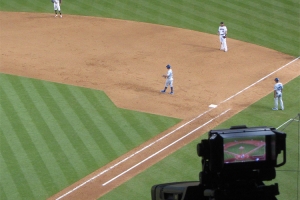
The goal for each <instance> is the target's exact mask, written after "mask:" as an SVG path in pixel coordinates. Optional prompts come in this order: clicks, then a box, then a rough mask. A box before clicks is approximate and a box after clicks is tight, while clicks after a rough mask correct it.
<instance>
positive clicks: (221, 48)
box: [219, 35, 224, 50]
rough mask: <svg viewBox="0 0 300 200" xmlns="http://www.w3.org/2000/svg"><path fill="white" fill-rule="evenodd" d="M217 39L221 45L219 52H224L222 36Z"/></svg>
mask: <svg viewBox="0 0 300 200" xmlns="http://www.w3.org/2000/svg"><path fill="white" fill-rule="evenodd" d="M219 39H220V43H221V47H220V50H224V46H223V36H222V35H220V36H219Z"/></svg>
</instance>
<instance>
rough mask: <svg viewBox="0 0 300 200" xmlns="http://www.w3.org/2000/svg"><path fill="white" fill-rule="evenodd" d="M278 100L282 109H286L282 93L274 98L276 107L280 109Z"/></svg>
mask: <svg viewBox="0 0 300 200" xmlns="http://www.w3.org/2000/svg"><path fill="white" fill-rule="evenodd" d="M278 101H279V103H280V107H281V109H282V110H284V106H283V101H282V94H279V95H277V96H276V97H275V98H274V108H276V109H278Z"/></svg>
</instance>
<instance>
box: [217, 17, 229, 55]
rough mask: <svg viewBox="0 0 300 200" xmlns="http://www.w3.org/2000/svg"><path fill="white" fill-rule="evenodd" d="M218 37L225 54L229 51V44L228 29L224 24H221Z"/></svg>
mask: <svg viewBox="0 0 300 200" xmlns="http://www.w3.org/2000/svg"><path fill="white" fill-rule="evenodd" d="M218 35H219V38H220V43H221V48H220V50H224V51H225V52H226V51H228V49H227V42H226V37H227V27H226V26H225V25H224V22H221V23H220V26H219V30H218Z"/></svg>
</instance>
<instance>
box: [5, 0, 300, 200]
mask: <svg viewBox="0 0 300 200" xmlns="http://www.w3.org/2000/svg"><path fill="white" fill-rule="evenodd" d="M0 10H1V11H16V12H41V13H51V15H52V14H53V5H52V4H51V3H50V0H45V1H33V0H10V1H0ZM62 11H63V14H73V15H86V16H99V17H109V18H119V19H126V20H134V21H143V22H148V23H156V24H163V25H168V26H175V27H181V28H186V29H192V30H197V31H203V32H207V33H212V34H216V32H217V28H218V25H219V22H220V21H224V22H225V23H226V25H227V26H228V29H229V37H231V38H235V39H239V40H243V41H247V42H250V43H254V44H258V45H261V46H265V47H268V48H272V49H275V50H278V51H281V52H283V53H287V54H290V55H293V56H299V54H300V51H299V46H300V45H299V44H300V42H299V41H300V36H299V35H300V30H299V27H300V21H299V16H300V14H299V1H296V0H270V1H266V0H263V1H261V0H252V1H239V0H228V1H218V0H211V1H204V0H164V1H160V0H74V1H63V4H62ZM51 15H49V16H51ZM229 45H230V44H229ZM0 78H1V79H0V83H1V86H0V89H1V91H0V92H1V99H0V100H1V104H0V117H1V127H0V137H1V138H0V142H1V146H0V148H1V154H0V165H1V169H0V170H1V171H0V174H1V179H0V195H1V196H0V198H1V199H45V198H46V197H49V196H51V195H52V194H53V193H56V192H58V191H59V190H61V189H63V188H64V187H66V186H67V185H69V184H71V183H73V182H74V181H76V180H78V179H80V178H81V177H83V176H84V175H86V174H89V173H91V172H92V171H93V170H95V169H97V168H98V167H99V166H102V165H103V164H104V163H107V162H109V161H110V160H112V159H114V158H116V157H118V156H119V155H121V154H123V153H125V152H127V151H128V150H130V149H131V148H133V147H134V146H136V145H138V144H140V143H142V142H143V141H145V140H147V139H149V138H151V137H153V136H154V135H156V134H157V133H159V132H161V131H163V130H165V129H166V128H167V127H169V126H172V125H173V124H175V123H177V122H178V121H179V120H178V119H172V118H171V119H170V118H164V117H159V116H156V115H145V114H144V113H139V112H133V111H128V110H123V109H117V108H114V109H112V110H111V109H108V107H110V106H111V107H114V106H113V105H112V104H111V102H110V101H109V100H108V99H107V96H106V95H105V94H104V93H103V92H101V91H95V90H88V89H83V88H78V87H73V86H67V85H61V84H54V83H49V82H44V81H37V80H32V79H25V78H20V77H14V76H9V75H4V74H1V75H0ZM295 81H296V83H297V82H298V86H299V85H300V84H299V78H298V79H296V80H294V81H293V83H294V82H295ZM295 87H297V85H296V86H295ZM289 88H290V90H291V91H289ZM29 89H30V90H29ZM290 92H294V94H299V91H294V90H292V87H288V89H287V90H286V89H285V93H286V94H287V95H286V96H285V97H284V98H285V102H292V103H294V104H293V105H296V106H297V105H298V107H293V105H290V106H287V107H286V108H287V110H285V111H284V112H282V113H281V114H280V115H272V117H270V116H271V114H270V113H272V114H273V112H270V110H268V109H266V108H269V107H271V103H270V102H271V100H270V96H269V97H268V98H267V97H266V98H265V101H262V102H261V104H254V105H253V106H251V108H249V109H246V110H245V111H243V113H246V114H245V115H247V116H248V117H249V118H243V117H234V118H233V119H232V120H233V121H228V123H227V124H226V123H224V124H223V127H225V128H226V127H229V125H231V124H232V122H234V123H236V124H241V123H242V124H244V123H245V120H246V121H247V124H248V125H250V126H251V125H255V126H256V125H266V124H265V123H267V122H268V123H270V124H269V125H271V126H276V125H279V124H281V123H282V121H284V120H286V119H288V118H290V117H292V116H293V115H294V113H293V112H291V110H289V109H290V108H294V111H295V110H296V111H297V110H298V111H299V99H300V98H295V95H288V94H291V93H290ZM298 96H299V95H298ZM54 113H56V114H54ZM258 113H259V115H258ZM112 116H114V117H112ZM270 118H271V119H270ZM127 119H130V120H129V121H128V120H127ZM266 119H269V120H270V122H269V121H266ZM112 120H117V121H118V122H119V124H120V126H114V124H115V123H113V122H112ZM124 120H125V121H124ZM139 120H141V121H142V122H141V121H139ZM36 121H38V123H35V122H36ZM99 121H100V122H101V124H99ZM160 122H161V123H160ZM144 123H145V124H148V123H150V125H151V126H149V125H148V127H150V129H151V130H149V132H145V131H147V130H145V129H144V125H143V124H144ZM156 123H157V124H156ZM136 124H142V125H141V126H134V125H136ZM130 127H131V128H130ZM97 131H98V132H97ZM117 132H120V133H121V135H118V134H116V133H117ZM14 133H15V134H14ZM95 133H101V134H95ZM105 133H107V135H105ZM295 135H296V134H295ZM288 138H290V137H288ZM294 139H295V138H294ZM103 141H104V142H103ZM121 141H125V142H124V143H122V142H121ZM289 142H294V143H293V146H290V147H289V148H290V149H289V152H293V153H291V154H290V155H289V156H290V158H289V163H288V164H289V165H290V164H291V163H292V164H295V166H296V165H297V164H298V166H299V159H298V160H297V159H296V155H299V152H298V153H297V148H295V147H297V146H298V145H299V144H298V143H299V141H297V140H293V141H289ZM196 143H197V142H196V141H194V142H192V143H191V144H189V145H187V146H185V147H184V148H182V150H180V151H178V153H177V152H176V153H175V154H174V155H176V156H175V157H173V156H170V157H168V158H167V159H166V160H164V161H162V162H160V164H159V165H155V167H153V168H151V170H147V171H146V172H145V174H144V173H143V174H140V175H138V176H137V177H134V178H133V179H132V180H131V181H129V182H128V183H126V184H123V185H122V186H121V187H119V188H118V189H117V190H116V192H112V193H109V194H108V195H107V196H105V197H103V199H121V198H120V196H118V194H117V193H118V192H120V191H121V192H120V193H119V194H123V195H122V198H123V197H124V195H127V193H128V195H129V196H128V198H127V199H138V198H130V197H131V196H130V195H131V194H130V191H132V190H133V189H136V187H137V185H139V186H140V187H141V190H138V191H137V192H136V193H137V196H136V197H138V195H139V196H140V197H143V198H142V199H149V196H150V191H149V190H150V188H149V187H150V186H151V185H152V184H156V183H160V182H169V181H182V180H197V179H198V178H197V176H198V172H199V170H200V169H199V168H197V167H195V166H198V165H199V158H197V156H196V155H195V151H194V147H195V145H196ZM102 148H105V149H109V150H107V151H103V150H101V149H102ZM298 151H299V150H298ZM99 157H100V158H99ZM185 162H187V163H189V164H190V165H189V166H185V165H184V166H183V165H179V163H185ZM293 162H294V163H293ZM297 162H298V163H297ZM173 163H174V165H173V166H172V164H173ZM167 166H168V167H169V168H170V166H172V169H169V168H167ZM286 166H288V165H286ZM286 166H284V167H286ZM291 166H292V165H291ZM183 168H184V169H186V172H187V173H185V174H180V173H178V171H180V170H181V169H183ZM282 169H285V168H282ZM292 169H294V168H292ZM170 172H174V173H175V175H170ZM281 172H282V173H279V175H278V177H279V179H280V178H282V179H288V180H289V179H291V177H295V174H296V175H297V173H298V174H299V172H298V171H297V172H295V171H287V173H285V171H284V170H283V171H281ZM292 173H294V174H292ZM154 174H155V175H157V176H154ZM145 175H146V176H145ZM148 176H151V177H153V178H151V179H148V178H147V177H148ZM280 180H281V179H280ZM293 180H294V179H293ZM293 180H292V181H290V183H287V184H286V186H291V188H294V185H295V184H294V185H292V183H295V182H294V181H293ZM141 183H142V184H141ZM143 185H144V186H143ZM298 185H299V183H298ZM120 188H123V189H121V190H120ZM285 189H286V190H285ZM283 191H285V193H287V191H288V187H284V189H283ZM291 194H293V193H291ZM117 197H119V198H117ZM287 199H288V198H287Z"/></svg>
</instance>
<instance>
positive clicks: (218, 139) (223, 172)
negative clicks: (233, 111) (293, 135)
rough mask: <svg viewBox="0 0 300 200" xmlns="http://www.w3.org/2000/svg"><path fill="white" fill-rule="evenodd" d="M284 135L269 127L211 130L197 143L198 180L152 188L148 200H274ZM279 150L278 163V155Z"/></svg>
mask: <svg viewBox="0 0 300 200" xmlns="http://www.w3.org/2000/svg"><path fill="white" fill-rule="evenodd" d="M285 139H286V134H285V133H282V132H279V131H277V130H276V129H275V128H271V127H263V126H261V127H250V128H248V127H247V126H245V125H241V126H232V127H231V128H230V129H219V130H211V131H209V133H208V139H204V140H202V141H201V143H198V144H197V154H198V156H199V157H201V158H202V160H201V163H202V171H201V172H200V173H199V181H196V182H192V181H190V182H180V183H165V184H158V185H154V186H152V189H151V196H152V200H193V199H197V200H199V199H211V200H219V199H222V200H227V199H256V200H259V199H268V200H272V199H276V197H275V196H276V195H278V194H279V190H278V184H277V183H276V184H274V185H270V186H266V185H264V183H263V181H268V180H272V179H274V178H275V177H276V171H275V167H280V166H282V165H284V164H285V163H286V142H285ZM282 151H283V158H282V159H281V162H280V163H279V161H278V159H277V158H278V155H279V154H280V153H281V152H282Z"/></svg>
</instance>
